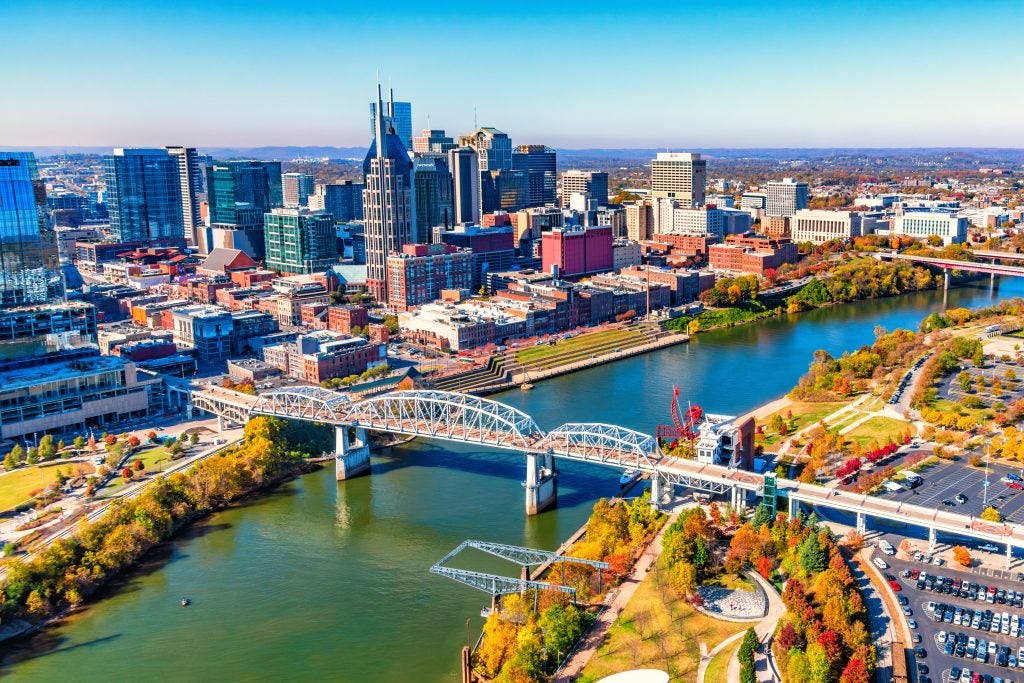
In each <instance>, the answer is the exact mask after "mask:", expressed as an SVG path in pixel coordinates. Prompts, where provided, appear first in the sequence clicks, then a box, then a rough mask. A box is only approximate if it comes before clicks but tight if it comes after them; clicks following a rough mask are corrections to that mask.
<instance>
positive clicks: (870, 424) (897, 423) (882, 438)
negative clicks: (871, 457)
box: [843, 416, 910, 446]
mask: <svg viewBox="0 0 1024 683" xmlns="http://www.w3.org/2000/svg"><path fill="white" fill-rule="evenodd" d="M909 425H910V423H909V422H905V421H903V420H894V419H893V418H891V417H883V416H875V417H873V418H871V419H870V420H868V421H867V422H864V423H862V424H860V425H858V426H857V427H856V428H854V429H852V430H851V431H849V432H847V433H846V434H844V435H843V436H845V437H846V438H847V439H850V440H851V441H856V442H857V443H859V444H860V445H861V446H865V445H867V444H869V443H871V442H872V441H877V442H878V443H880V444H881V443H885V442H886V441H888V440H889V438H890V437H891V438H892V439H893V440H896V439H898V438H899V434H900V432H902V431H904V430H905V429H906V428H907V427H908V426H909Z"/></svg>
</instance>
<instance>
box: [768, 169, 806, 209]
mask: <svg viewBox="0 0 1024 683" xmlns="http://www.w3.org/2000/svg"><path fill="white" fill-rule="evenodd" d="M766 189H767V200H766V204H765V214H767V215H769V216H792V215H793V214H795V213H796V212H797V211H800V210H801V209H806V208H807V200H808V197H809V195H810V192H809V189H808V187H807V183H804V182H797V181H795V180H793V179H792V178H783V179H782V180H771V181H769V182H768V183H767V185H766Z"/></svg>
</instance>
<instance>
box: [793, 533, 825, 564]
mask: <svg viewBox="0 0 1024 683" xmlns="http://www.w3.org/2000/svg"><path fill="white" fill-rule="evenodd" d="M827 565H828V556H827V555H826V554H825V549H824V548H822V547H821V542H820V541H819V540H818V534H816V533H810V534H808V535H807V538H805V539H804V542H803V543H801V544H800V567H801V568H802V569H803V570H804V571H805V572H807V573H808V574H817V573H818V572H820V571H822V570H823V569H824V568H825V567H826V566H827Z"/></svg>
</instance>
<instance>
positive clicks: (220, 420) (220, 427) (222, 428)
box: [217, 414, 224, 434]
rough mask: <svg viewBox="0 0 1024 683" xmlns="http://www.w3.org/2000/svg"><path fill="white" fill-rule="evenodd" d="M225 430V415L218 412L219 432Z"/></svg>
mask: <svg viewBox="0 0 1024 683" xmlns="http://www.w3.org/2000/svg"><path fill="white" fill-rule="evenodd" d="M223 431H224V416H223V415H220V414H218V415H217V433H218V434H219V433H221V432H223Z"/></svg>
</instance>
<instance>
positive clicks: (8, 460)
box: [4, 451, 21, 471]
mask: <svg viewBox="0 0 1024 683" xmlns="http://www.w3.org/2000/svg"><path fill="white" fill-rule="evenodd" d="M20 464H21V460H19V459H18V458H16V457H14V451H11V452H10V453H8V454H7V455H5V456H4V469H6V470H8V471H10V470H13V469H14V468H15V467H17V466H18V465H20Z"/></svg>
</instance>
